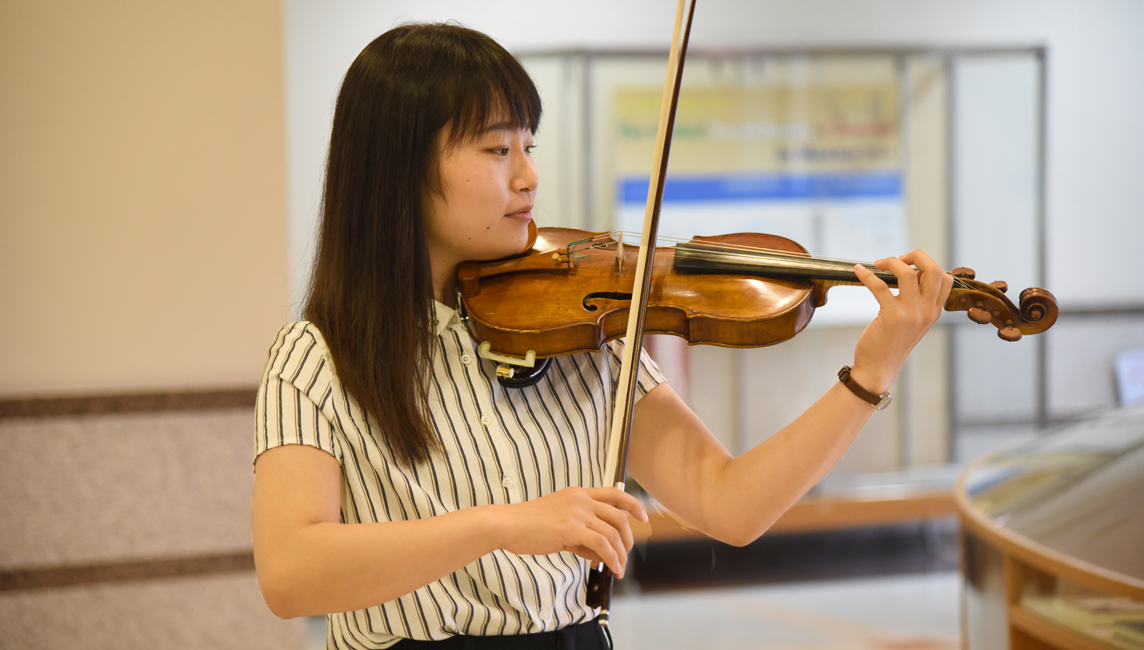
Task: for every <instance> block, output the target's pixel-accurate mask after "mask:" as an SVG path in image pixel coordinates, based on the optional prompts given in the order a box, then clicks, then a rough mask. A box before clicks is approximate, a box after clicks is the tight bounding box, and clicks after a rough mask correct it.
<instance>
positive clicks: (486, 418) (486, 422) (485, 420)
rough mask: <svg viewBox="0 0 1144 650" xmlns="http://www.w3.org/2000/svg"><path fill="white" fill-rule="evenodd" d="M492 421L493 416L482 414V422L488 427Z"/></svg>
mask: <svg viewBox="0 0 1144 650" xmlns="http://www.w3.org/2000/svg"><path fill="white" fill-rule="evenodd" d="M492 421H493V419H492V418H490V417H489V416H487V415H482V416H481V424H483V425H485V426H486V427H487V426H488V425H490V424H492Z"/></svg>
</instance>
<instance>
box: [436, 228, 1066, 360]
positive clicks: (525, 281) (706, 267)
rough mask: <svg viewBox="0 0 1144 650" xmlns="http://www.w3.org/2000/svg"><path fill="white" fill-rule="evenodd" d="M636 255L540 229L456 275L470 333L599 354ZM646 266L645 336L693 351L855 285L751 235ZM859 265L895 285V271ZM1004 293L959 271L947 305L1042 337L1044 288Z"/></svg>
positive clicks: (798, 324) (736, 338)
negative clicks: (520, 244) (508, 252)
mask: <svg viewBox="0 0 1144 650" xmlns="http://www.w3.org/2000/svg"><path fill="white" fill-rule="evenodd" d="M638 255H639V247H638V246H631V245H627V244H623V243H621V242H620V241H617V240H616V239H615V238H614V237H612V236H611V235H608V234H602V233H590V232H585V231H582V230H574V229H570V228H541V229H539V231H538V233H537V236H536V239H535V241H534V242H533V245H532V247H531V248H530V249H529V250H527V251H525V252H524V253H522V254H520V255H517V256H514V257H512V258H508V259H504V260H496V261H492V262H466V263H465V264H462V265H461V266H460V267H459V269H458V293H459V295H460V300H461V303H462V307H463V309H464V311H465V312H466V315H467V323H468V327H469V331H470V332H471V333H472V335H473V336H474V337H475V338H476V339H477V340H478V341H483V342H484V341H487V342H488V343H489V344H490V348H491V349H492V350H493V351H495V352H496V353H499V354H501V355H509V356H513V357H523V356H525V355H526V354H527V353H528V352H529V351H532V352H534V354H535V356H537V357H542V358H543V357H553V356H560V355H565V354H572V353H574V352H583V351H596V350H599V349H600V347H601V346H602V345H603V344H604V343H605V342H607V341H609V340H612V339H615V338H619V337H621V336H624V334H625V331H626V327H627V319H628V309H629V306H630V301H631V292H632V286H633V283H634V280H635V269H636V266H637V264H636V262H637V257H638ZM654 264H655V268H654V271H653V273H652V284H651V286H650V287H649V288H648V306H647V316H646V322H645V325H644V331H645V332H648V333H653V334H673V335H675V336H680V337H683V338H685V339H687V341H688V342H689V343H691V344H693V345H694V344H709V345H719V346H724V347H740V348H742V347H761V346H766V345H773V344H775V343H781V342H782V341H786V340H787V339H790V338H792V337H794V336H795V335H796V334H798V333H799V332H800V331H802V329H803V328H804V327H806V325H807V324H808V323H809V322H810V319H811V316H813V314H814V310H815V308H817V307H820V306H822V305H823V304H825V302H826V292H827V289H829V288H830V287H831V286H835V285H838V284H860V283H859V281H858V279H857V276H856V275H855V274H854V271H853V264H852V263H849V262H836V261H832V260H818V259H815V258H812V257H811V256H810V255H809V253H807V251H806V249H805V248H803V247H802V246H800V245H799V244H797V243H796V242H794V241H791V240H789V239H787V238H785V237H780V236H777V235H764V234H758V233H738V234H731V235H719V236H715V237H696V238H694V239H693V240H692V241H691V242H688V243H687V244H679V245H677V246H674V247H658V248H657V249H656V253H655V257H654ZM867 268H870V269H871V270H873V271H875V273H877V274H878V276H879V277H881V278H882V279H883V280H886V281H887V282H888V283H889V284H891V285H892V286H893V285H895V284H896V280H897V279H896V277H895V276H894V275H893V274H892V273H889V272H887V271H881V270H877V269H874V268H873V267H872V265H867ZM958 271H959V272H960V274H958ZM1005 290H1006V287H1005V286H1004V283H1003V282H1001V283H994V284H992V285H990V284H984V283H980V282H976V281H975V280H973V277H972V271H969V270H968V269H959V270H956V271H955V283H954V289H953V291H952V292H951V294H950V297H949V299H948V300H947V302H946V305H945V308H946V309H947V310H950V311H953V310H963V311H969V312H970V317H971V318H972V319H973V320H975V321H977V322H982V323H984V322H991V323H993V324H994V325H995V326H996V327H997V328H998V330H999V332H1000V334H1001V337H1002V338H1004V339H1006V340H1016V339H1018V338H1020V337H1021V335H1022V334H1033V333H1037V332H1041V331H1044V330H1045V329H1048V327H1049V326H1051V325H1052V324H1053V322H1054V321H1055V320H1056V315H1057V307H1056V301H1055V299H1054V298H1053V296H1052V294H1050V293H1049V292H1048V291H1045V290H1043V289H1035V288H1034V289H1026V290H1025V291H1024V292H1022V295H1021V301H1020V307H1018V306H1015V305H1013V303H1012V302H1010V301H1009V300H1008V298H1007V297H1006V296H1005V294H1004V292H1005Z"/></svg>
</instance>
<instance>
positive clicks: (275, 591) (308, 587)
mask: <svg viewBox="0 0 1144 650" xmlns="http://www.w3.org/2000/svg"><path fill="white" fill-rule="evenodd" d="M501 507H503V506H483V507H474V508H465V509H462V510H458V511H456V512H451V513H448V514H444V515H440V516H437V517H430V518H428V519H419V520H413V521H398V522H382V523H370V524H343V523H334V522H316V523H312V524H308V525H304V526H301V527H298V528H296V529H294V530H293V531H291V532H290V533H289V534H287V535H284V536H282V537H281V538H280V539H278V540H277V543H273V544H269V543H268V544H256V546H255V549H256V552H255V561H256V564H257V570H258V580H259V584H260V586H261V587H262V592H263V596H264V597H265V599H266V602H267V604H268V605H269V606H270V609H271V611H273V612H274V614H276V615H277V616H280V617H282V618H292V617H295V616H307V615H314V614H327V613H332V612H346V611H352V610H356V609H364V608H366V607H372V606H374V605H378V604H380V603H384V602H387V601H390V600H393V599H395V598H398V597H400V596H403V595H405V594H407V593H410V592H412V591H414V590H416V589H419V588H421V587H423V586H425V585H427V584H429V583H431V582H433V581H435V580H438V579H440V578H441V577H443V576H446V575H448V574H450V573H452V572H454V571H457V570H459V569H461V568H462V567H464V566H465V565H467V564H469V563H471V562H473V561H474V560H476V559H478V558H479V557H481V556H482V555H485V554H487V553H490V552H492V551H494V550H496V549H497V548H499V547H500V544H501V542H500V540H499V537H498V535H499V532H498V526H497V525H496V523H495V520H496V513H495V510H496V509H497V508H501Z"/></svg>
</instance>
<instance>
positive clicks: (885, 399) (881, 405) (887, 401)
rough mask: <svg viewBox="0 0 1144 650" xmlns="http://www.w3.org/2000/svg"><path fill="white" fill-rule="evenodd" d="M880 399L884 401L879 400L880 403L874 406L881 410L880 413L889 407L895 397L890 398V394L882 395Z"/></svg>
mask: <svg viewBox="0 0 1144 650" xmlns="http://www.w3.org/2000/svg"><path fill="white" fill-rule="evenodd" d="M878 397H881V398H882V399H880V400H878V403H877V404H875V405H874V408H875V409H877V410H879V411H881V410H882V409H884V408H886V407H887V406H889V405H890V400H892V399H894V398H893V397H891V396H890V394H889V393H882V394H881V395H879V396H878Z"/></svg>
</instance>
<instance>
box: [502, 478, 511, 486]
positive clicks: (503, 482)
mask: <svg viewBox="0 0 1144 650" xmlns="http://www.w3.org/2000/svg"><path fill="white" fill-rule="evenodd" d="M501 485H503V486H505V487H506V488H510V487H512V477H511V476H506V477H504V480H503V481H501Z"/></svg>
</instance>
